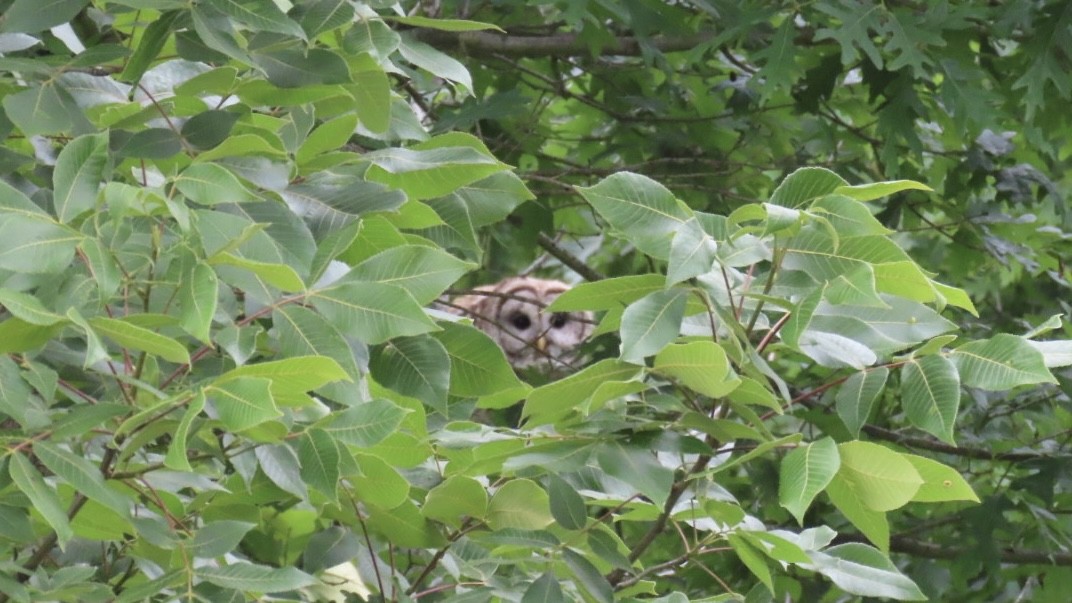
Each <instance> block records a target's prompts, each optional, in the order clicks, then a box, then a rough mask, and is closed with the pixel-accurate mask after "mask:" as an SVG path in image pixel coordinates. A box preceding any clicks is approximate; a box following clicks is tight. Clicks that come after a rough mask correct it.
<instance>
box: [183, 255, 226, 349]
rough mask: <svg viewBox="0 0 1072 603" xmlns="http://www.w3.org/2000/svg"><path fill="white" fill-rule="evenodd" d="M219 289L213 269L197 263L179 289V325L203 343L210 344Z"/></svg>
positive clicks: (202, 263) (218, 282)
mask: <svg viewBox="0 0 1072 603" xmlns="http://www.w3.org/2000/svg"><path fill="white" fill-rule="evenodd" d="M219 287H220V281H219V279H218V278H216V272H215V271H214V270H212V267H211V266H209V265H208V264H206V263H204V262H197V263H196V264H194V265H193V266H192V267H191V269H190V271H189V272H188V273H187V274H186V276H185V277H184V278H183V284H182V287H180V288H179V308H180V314H179V324H180V325H181V326H182V328H183V329H185V330H186V332H187V333H189V334H191V335H193V336H194V337H196V338H198V339H199V340H200V341H201V342H203V343H209V338H210V334H211V331H212V319H213V317H215V315H216V304H217V300H218V296H219Z"/></svg>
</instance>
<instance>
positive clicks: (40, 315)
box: [0, 289, 67, 327]
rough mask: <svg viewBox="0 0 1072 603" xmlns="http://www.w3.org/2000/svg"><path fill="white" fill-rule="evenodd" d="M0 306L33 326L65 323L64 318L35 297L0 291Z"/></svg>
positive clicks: (8, 290) (6, 290)
mask: <svg viewBox="0 0 1072 603" xmlns="http://www.w3.org/2000/svg"><path fill="white" fill-rule="evenodd" d="M0 306H3V307H4V309H5V310H7V311H8V312H10V313H11V314H12V315H14V316H16V317H18V318H21V319H22V320H24V321H26V322H28V323H30V324H33V325H41V326H46V327H47V326H49V325H54V324H56V323H60V322H66V321H67V319H66V318H65V317H63V316H60V315H59V314H56V313H55V312H52V311H51V310H49V309H48V308H46V307H45V306H44V305H43V304H42V303H41V301H40V300H39V299H37V298H36V297H34V296H32V295H27V294H25V293H20V292H18V291H12V290H11V289H0Z"/></svg>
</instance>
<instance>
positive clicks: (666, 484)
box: [598, 442, 674, 506]
mask: <svg viewBox="0 0 1072 603" xmlns="http://www.w3.org/2000/svg"><path fill="white" fill-rule="evenodd" d="M598 459H599V467H600V468H601V469H602V470H603V471H604V472H605V473H606V474H607V475H610V476H611V477H615V478H618V479H620V480H622V481H623V482H625V483H627V484H629V485H630V486H632V487H633V488H636V490H637V491H638V492H640V493H641V494H643V495H644V496H646V497H648V498H650V499H651V500H652V501H654V502H655V504H657V505H659V506H662V505H663V504H664V503H665V502H666V499H667V497H668V496H669V495H670V487H671V486H672V485H673V483H674V472H673V471H672V470H671V469H669V468H667V467H664V466H663V465H662V464H660V463H659V460H658V459H657V458H656V457H655V455H654V454H653V453H652V452H651V451H649V450H640V449H638V448H633V447H626V446H623V445H621V444H619V443H617V442H611V443H607V444H605V445H603V446H601V447H600V448H599V452H598Z"/></svg>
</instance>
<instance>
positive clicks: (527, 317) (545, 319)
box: [452, 276, 592, 371]
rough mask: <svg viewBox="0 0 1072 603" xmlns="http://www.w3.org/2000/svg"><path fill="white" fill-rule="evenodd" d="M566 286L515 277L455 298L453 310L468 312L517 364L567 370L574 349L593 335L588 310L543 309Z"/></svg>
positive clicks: (573, 354)
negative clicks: (554, 310)
mask: <svg viewBox="0 0 1072 603" xmlns="http://www.w3.org/2000/svg"><path fill="white" fill-rule="evenodd" d="M569 288H570V287H569V285H567V284H566V283H563V282H562V281H557V280H549V279H541V278H535V277H531V276H514V277H509V278H506V279H503V280H501V281H499V282H498V283H495V284H493V285H485V286H483V287H477V288H476V289H474V290H473V293H471V294H469V295H465V296H462V297H459V298H456V299H454V300H453V302H452V304H453V306H454V308H453V310H452V311H454V312H457V313H462V314H465V315H467V316H470V317H471V318H472V319H473V325H474V326H476V327H477V328H478V329H480V330H481V331H484V332H485V333H487V334H488V335H489V336H490V337H491V338H492V339H494V340H495V342H496V343H498V344H499V347H501V348H502V350H503V352H505V353H506V359H507V360H509V361H510V364H511V365H512V366H513V367H514V368H515V369H524V368H529V367H533V366H537V367H541V368H545V369H547V370H549V371H560V370H568V369H570V368H572V364H573V362H574V361H575V360H576V355H577V348H578V347H579V346H580V345H581V344H582V343H583V342H584V340H585V339H587V338H588V336H589V335H591V334H592V315H591V313H589V312H547V311H545V310H544V308H546V307H547V306H548V305H549V304H550V303H551V302H552V301H554V300H555V298H556V297H558V296H559V295H561V294H562V293H563V292H564V291H566V290H567V289H569Z"/></svg>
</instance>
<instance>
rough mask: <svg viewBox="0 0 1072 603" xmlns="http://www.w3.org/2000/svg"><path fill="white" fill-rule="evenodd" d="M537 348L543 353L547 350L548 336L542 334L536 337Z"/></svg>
mask: <svg viewBox="0 0 1072 603" xmlns="http://www.w3.org/2000/svg"><path fill="white" fill-rule="evenodd" d="M536 349H537V350H539V351H540V353H541V354H542V353H544V352H546V351H547V337H545V336H543V335H540V336H539V337H538V338H537V339H536Z"/></svg>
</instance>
